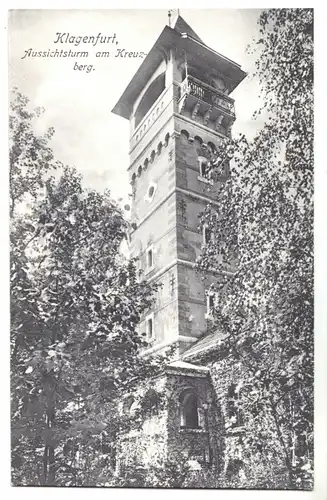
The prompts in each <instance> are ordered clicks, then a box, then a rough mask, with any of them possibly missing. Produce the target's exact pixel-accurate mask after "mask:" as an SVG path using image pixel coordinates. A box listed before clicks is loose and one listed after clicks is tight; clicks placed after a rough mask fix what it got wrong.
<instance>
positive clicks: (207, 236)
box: [203, 224, 211, 245]
mask: <svg viewBox="0 0 327 500" xmlns="http://www.w3.org/2000/svg"><path fill="white" fill-rule="evenodd" d="M210 239H211V231H210V229H209V228H208V226H207V225H206V224H205V225H204V226H203V243H204V245H207V244H208V243H209V241H210Z"/></svg>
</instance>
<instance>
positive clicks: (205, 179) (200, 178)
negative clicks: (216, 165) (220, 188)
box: [197, 175, 213, 185]
mask: <svg viewBox="0 0 327 500" xmlns="http://www.w3.org/2000/svg"><path fill="white" fill-rule="evenodd" d="M197 179H198V181H200V182H205V183H206V184H211V185H212V184H213V181H212V180H209V179H207V178H206V177H202V175H198V177H197Z"/></svg>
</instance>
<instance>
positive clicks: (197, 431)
mask: <svg viewBox="0 0 327 500" xmlns="http://www.w3.org/2000/svg"><path fill="white" fill-rule="evenodd" d="M179 430H180V432H183V433H186V432H187V433H190V434H207V433H208V432H207V431H206V430H205V429H192V428H191V427H190V428H188V427H180V429H179Z"/></svg>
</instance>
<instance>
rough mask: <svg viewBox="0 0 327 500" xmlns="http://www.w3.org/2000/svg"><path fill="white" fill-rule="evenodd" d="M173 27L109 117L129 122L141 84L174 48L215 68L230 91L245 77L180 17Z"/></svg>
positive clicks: (235, 64)
mask: <svg viewBox="0 0 327 500" xmlns="http://www.w3.org/2000/svg"><path fill="white" fill-rule="evenodd" d="M173 26H174V27H172V28H170V27H169V26H165V27H164V29H163V30H162V32H161V34H160V36H159V38H158V39H157V40H156V42H155V44H154V45H153V47H152V49H151V50H150V51H149V53H148V55H147V56H146V58H145V59H144V60H143V62H142V64H141V66H140V67H139V69H138V70H137V72H136V73H135V75H134V76H133V78H132V80H131V81H130V82H129V84H128V85H127V87H126V89H125V90H124V92H123V94H122V96H121V97H120V99H119V100H118V102H117V103H116V105H115V107H114V108H113V109H112V112H113V113H115V114H117V115H120V116H122V117H123V118H126V119H129V116H130V113H131V109H132V106H133V103H134V102H135V100H136V98H137V96H138V95H139V94H140V92H141V91H142V88H143V87H144V84H145V82H146V81H147V80H148V79H149V78H150V77H151V75H152V74H153V73H154V71H155V70H156V68H157V67H158V66H159V64H160V62H161V61H162V60H163V57H165V53H167V51H169V50H170V49H171V48H172V47H176V46H177V45H178V46H179V47H180V49H181V50H185V51H186V52H187V53H188V54H190V55H193V57H194V58H195V60H197V61H198V60H200V61H206V64H207V65H208V66H209V67H214V66H216V65H219V67H220V69H221V71H222V72H223V73H224V74H225V75H226V76H227V77H228V78H229V79H230V81H231V91H232V90H234V89H235V88H236V87H237V85H239V83H240V82H241V81H242V80H243V79H244V78H245V77H246V73H245V72H244V71H243V70H242V69H241V66H240V65H239V64H237V63H235V62H234V61H232V60H231V59H228V57H225V56H223V55H221V54H219V53H218V52H216V51H214V50H212V49H210V47H208V46H207V45H205V43H203V42H202V40H201V39H200V38H199V37H198V35H197V34H196V33H195V32H194V31H193V30H192V28H191V27H190V26H189V25H188V24H187V22H186V21H184V19H183V18H182V17H181V16H178V18H177V19H176V21H175V22H174V23H173Z"/></svg>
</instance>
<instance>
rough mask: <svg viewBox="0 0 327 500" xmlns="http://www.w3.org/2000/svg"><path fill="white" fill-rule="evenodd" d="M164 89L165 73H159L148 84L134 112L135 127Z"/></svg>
mask: <svg viewBox="0 0 327 500" xmlns="http://www.w3.org/2000/svg"><path fill="white" fill-rule="evenodd" d="M164 89H165V73H161V75H159V76H158V77H157V78H156V79H155V80H154V81H153V82H152V83H151V85H150V86H149V88H148V90H147V91H146V93H145V94H144V96H143V97H142V99H141V102H140V104H139V105H138V108H137V110H136V113H135V128H136V127H137V126H138V124H139V123H140V122H141V120H142V119H143V118H144V116H145V115H146V114H147V112H148V111H149V109H150V108H151V107H152V105H153V104H154V103H155V102H156V100H157V99H158V97H159V96H160V94H161V93H162V92H163V91H164Z"/></svg>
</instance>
